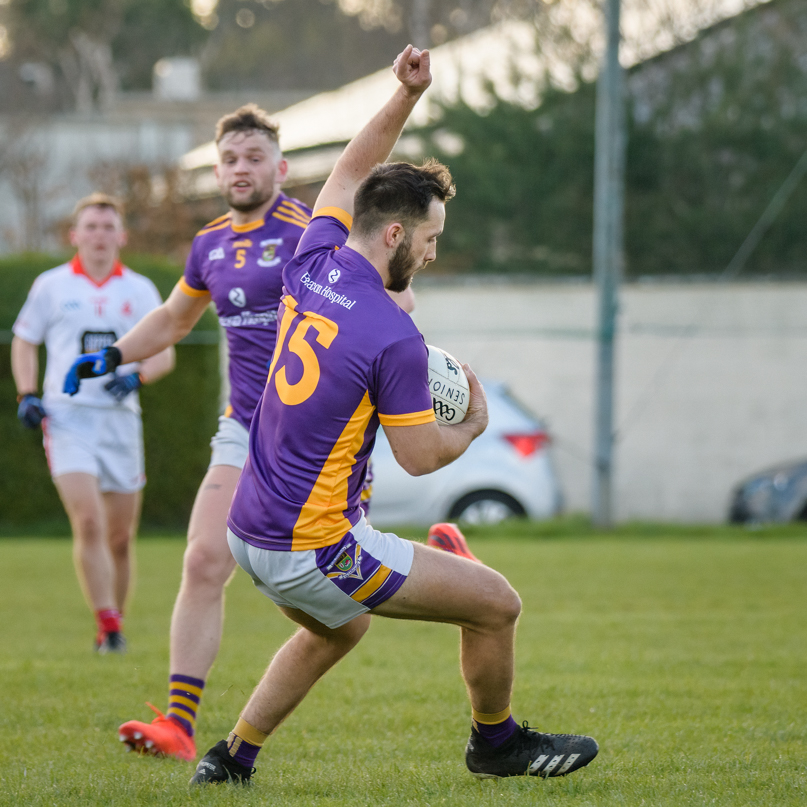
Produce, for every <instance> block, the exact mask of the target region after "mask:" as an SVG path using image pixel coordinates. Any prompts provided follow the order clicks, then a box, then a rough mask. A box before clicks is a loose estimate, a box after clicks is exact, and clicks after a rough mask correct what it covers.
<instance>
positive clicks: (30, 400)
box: [17, 395, 45, 429]
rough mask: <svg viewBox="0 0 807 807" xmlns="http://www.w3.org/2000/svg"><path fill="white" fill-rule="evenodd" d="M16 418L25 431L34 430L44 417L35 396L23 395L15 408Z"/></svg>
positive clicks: (38, 400)
mask: <svg viewBox="0 0 807 807" xmlns="http://www.w3.org/2000/svg"><path fill="white" fill-rule="evenodd" d="M17 417H18V418H19V420H20V423H22V425H23V426H25V428H26V429H35V428H36V427H37V426H39V424H40V423H41V422H42V418H44V417H45V410H44V409H43V407H42V401H41V400H40V399H39V398H37V397H36V395H23V397H22V400H21V401H20V405H19V406H18V407H17Z"/></svg>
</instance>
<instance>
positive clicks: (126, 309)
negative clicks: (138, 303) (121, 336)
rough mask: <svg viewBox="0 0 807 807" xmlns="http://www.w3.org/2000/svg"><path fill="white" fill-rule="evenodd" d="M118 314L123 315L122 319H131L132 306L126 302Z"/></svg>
mask: <svg viewBox="0 0 807 807" xmlns="http://www.w3.org/2000/svg"><path fill="white" fill-rule="evenodd" d="M120 312H121V314H123V316H124V317H131V316H132V304H131V302H129V300H127V301H126V302H125V303H124V304H123V305H122V306H121V307H120Z"/></svg>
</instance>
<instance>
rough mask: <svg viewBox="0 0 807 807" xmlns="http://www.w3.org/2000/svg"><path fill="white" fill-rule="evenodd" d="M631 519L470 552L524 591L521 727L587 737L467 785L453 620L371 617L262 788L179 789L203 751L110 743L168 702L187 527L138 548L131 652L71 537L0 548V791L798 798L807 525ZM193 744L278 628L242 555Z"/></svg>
mask: <svg viewBox="0 0 807 807" xmlns="http://www.w3.org/2000/svg"><path fill="white" fill-rule="evenodd" d="M674 532H675V531H672V530H671V536H672V537H665V536H664V534H663V531H661V532H660V531H659V530H658V529H656V530H655V532H654V534H653V537H652V540H645V541H642V540H638V539H637V537H636V535H635V531H634V532H631V531H626V532H625V533H624V534H620V533H619V532H617V533H615V534H613V535H612V536H607V537H595V536H584V537H578V538H575V539H574V540H553V539H546V538H544V539H542V540H533V541H530V540H526V539H525V537H524V535H515V536H513V537H508V538H506V539H501V540H492V539H490V538H489V537H487V536H485V535H481V536H475V537H474V539H473V540H474V542H473V548H474V550H475V551H476V552H477V554H478V555H479V556H480V557H481V558H482V559H483V560H485V561H486V562H488V563H489V564H490V565H492V566H494V567H496V568H498V569H500V570H501V571H502V572H503V573H504V574H505V575H506V576H507V577H508V578H509V579H510V580H511V582H512V583H513V584H514V585H515V586H516V588H517V589H518V590H519V592H520V593H521V596H522V599H523V601H524V612H523V615H522V618H521V623H520V626H519V639H518V647H517V654H518V676H517V680H516V688H515V694H514V698H513V707H514V712H515V714H516V716H517V718H518V719H519V720H522V719H527V720H529V721H530V723H531V724H534V725H536V726H538V727H540V728H542V729H544V730H546V731H558V732H583V733H589V734H592V735H593V736H595V737H596V738H597V739H598V740H599V742H600V746H601V751H600V755H599V757H598V758H597V760H595V762H594V763H593V764H592V765H591V766H590V767H589V768H587V769H585V770H582V771H580V772H578V773H575V774H573V775H572V776H570V777H567V778H562V779H554V780H548V781H543V780H526V779H524V780H522V779H509V780H502V781H499V782H481V783H480V782H477V781H476V780H474V779H473V778H472V777H471V776H470V775H469V774H468V773H467V771H466V770H465V767H464V763H463V753H462V752H463V747H464V743H465V740H466V738H467V734H468V730H469V714H468V712H469V709H468V704H467V700H466V698H465V694H464V690H463V687H462V683H461V680H460V677H459V674H458V665H457V647H458V632H457V630H456V629H455V628H452V627H450V626H442V625H427V624H417V623H404V622H393V621H390V620H382V619H378V620H376V622H375V624H374V625H373V627H372V629H371V630H370V632H369V633H368V635H367V636H366V637H365V639H364V640H363V641H362V642H361V644H360V645H359V646H358V648H356V650H355V651H354V652H353V653H351V654H350V656H348V658H347V659H345V660H344V661H343V662H342V664H340V665H339V666H338V667H337V668H336V669H335V670H333V671H332V672H331V673H330V674H329V675H328V676H327V677H326V678H325V679H324V680H323V681H321V682H320V683H319V684H318V686H317V687H316V688H315V689H314V690H313V691H312V693H311V694H310V695H309V697H308V698H307V699H306V700H305V702H304V703H303V704H302V706H301V707H300V708H299V709H298V710H297V712H296V713H295V714H294V715H292V717H291V718H290V719H289V720H288V721H287V723H286V724H285V725H284V726H282V727H281V728H280V730H279V731H278V732H277V734H276V735H275V736H274V737H273V738H272V739H271V740H270V741H269V743H268V746H267V748H266V749H265V750H264V751H263V752H262V754H261V757H259V760H258V762H259V767H258V773H257V774H256V776H255V784H254V786H252V787H251V788H248V789H242V788H224V787H223V788H206V789H196V790H194V791H189V790H188V788H187V780H188V778H189V777H190V775H191V773H192V770H193V768H192V766H191V765H189V764H187V763H180V762H176V761H173V760H155V759H152V758H141V757H138V756H135V755H133V754H125V753H123V750H122V747H121V746H120V744H119V743H118V742H117V741H116V728H117V726H118V725H119V723H121V722H123V721H124V720H128V719H133V718H138V719H143V720H148V719H150V712H149V710H148V709H147V707H146V706H145V705H144V701H145V700H150V701H152V702H154V703H155V704H156V705H158V706H159V707H160V708H165V706H166V678H167V661H168V647H167V645H168V642H167V636H168V625H169V619H170V611H171V607H172V604H173V600H174V596H175V593H176V588H177V585H178V581H179V572H180V564H181V556H182V552H183V549H184V542H183V541H181V540H175V539H173V540H171V539H157V538H150V539H147V540H143V541H141V543H140V546H139V548H138V557H139V568H140V572H139V581H138V586H137V592H136V596H135V599H134V602H133V605H132V608H131V612H130V614H129V615H128V618H127V637H128V638H129V642H130V648H131V650H130V653H129V654H128V655H127V656H125V657H103V658H99V657H96V656H94V655H93V654H92V653H91V652H90V647H91V644H92V633H93V629H92V624H91V620H90V617H89V615H88V613H87V612H86V609H85V606H84V604H83V602H82V600H81V597H80V594H79V592H78V589H77V585H76V583H75V580H74V577H73V572H72V567H71V561H70V544H69V542H67V541H63V540H47V539H32V540H30V539H29V540H23V539H20V540H2V541H0V569H1V570H2V572H0V574H2V579H3V585H2V586H0V609H1V610H0V613H2V615H3V616H2V627H0V637H1V639H2V640H1V641H0V682H1V683H0V692H1V693H2V704H3V706H2V709H1V710H0V759H2V765H1V766H0V804H2V805H6V804H9V805H11V804H14V805H56V806H57V807H59V806H61V805H88V804H89V805H151V804H154V805H158V804H159V805H170V806H173V805H177V806H179V805H182V806H183V807H185V806H186V805H196V804H199V805H207V804H216V805H218V804H239V805H253V804H254V805H257V804H272V805H285V804H289V805H345V807H347V805H350V807H355V805H410V804H411V805H438V804H439V805H443V804H445V805H475V804H480V805H488V804H490V805H494V804H495V805H509V804H514V805H515V804H519V805H522V804H524V803H529V804H536V805H550V804H551V805H566V804H569V805H571V804H574V805H597V807H604V806H606V805H640V804H647V805H671V806H673V805H674V806H675V807H680V806H681V805H706V804H716V805H727V807H728V806H730V807H738V806H739V805H803V804H804V803H805V801H807V765H805V759H807V687H806V686H805V676H804V670H805V668H806V663H807V642H805V636H806V634H807V632H806V631H805V627H807V625H806V624H805V623H806V622H807V615H805V607H804V591H805V588H807V587H806V586H805V583H807V541H805V540H803V539H802V538H801V537H800V536H799V535H798V534H797V533H795V532H790V533H784V534H782V535H780V536H778V537H777V536H773V537H765V538H759V537H755V536H753V535H750V536H749V535H745V534H744V533H742V532H735V533H733V534H732V537H731V539H726V537H725V536H724V535H723V534H721V536H720V537H717V538H713V539H709V540H705V539H702V538H698V537H695V536H693V535H691V534H685V535H683V537H682V536H681V535H680V534H674ZM227 597H228V607H227V623H226V628H225V639H224V643H223V646H222V650H221V654H220V656H219V661H218V662H217V665H216V667H215V668H214V671H213V673H212V675H211V677H210V681H209V683H208V686H207V689H206V692H205V697H204V700H203V705H202V710H201V714H200V725H199V734H198V745H199V749H200V751H204V750H206V749H207V748H208V747H209V746H210V745H212V744H213V743H214V742H216V741H217V740H218V739H221V738H222V737H224V736H226V734H227V732H228V731H229V730H230V728H231V727H232V725H233V723H234V721H235V719H236V717H237V715H238V712H239V710H240V709H241V707H242V706H243V704H244V702H245V700H246V698H247V697H248V695H249V692H250V691H251V689H252V687H253V686H254V683H255V682H256V681H257V679H258V677H259V675H260V674H261V672H262V670H263V668H264V666H265V664H266V662H267V661H268V659H269V657H270V656H271V654H272V652H273V651H274V650H275V649H276V648H277V647H278V646H279V645H280V643H282V642H283V641H284V640H285V639H286V638H287V637H288V636H289V635H290V633H291V624H290V623H288V622H287V621H286V620H284V619H283V618H282V616H280V615H279V614H278V612H277V611H276V610H275V609H274V607H273V606H272V605H271V603H269V602H268V601H267V600H265V599H264V598H263V597H262V596H261V595H259V594H258V593H257V592H255V590H254V589H253V588H252V585H251V583H250V582H249V581H248V580H247V579H246V576H245V575H244V574H243V573H241V572H240V571H239V573H238V574H237V575H236V578H235V579H234V581H233V582H232V584H231V585H230V587H229V589H228V594H227Z"/></svg>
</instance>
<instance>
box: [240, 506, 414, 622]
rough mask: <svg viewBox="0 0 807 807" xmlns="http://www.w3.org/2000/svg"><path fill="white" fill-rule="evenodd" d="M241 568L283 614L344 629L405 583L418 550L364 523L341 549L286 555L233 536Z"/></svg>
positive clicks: (353, 531)
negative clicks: (295, 613) (294, 612)
mask: <svg viewBox="0 0 807 807" xmlns="http://www.w3.org/2000/svg"><path fill="white" fill-rule="evenodd" d="M227 541H228V542H229V544H230V551H231V552H232V553H233V557H234V558H235V560H236V562H237V563H238V565H239V566H240V567H241V568H242V569H243V570H244V571H245V572H246V573H247V574H248V575H249V576H250V577H251V578H252V582H253V583H254V584H255V587H256V588H257V589H258V591H260V592H261V593H262V594H265V595H266V596H267V597H268V598H269V599H270V600H272V602H273V603H275V605H278V606H280V607H281V608H296V609H299V610H300V611H305V613H307V614H308V615H309V616H312V617H314V619H316V620H318V621H319V622H322V624H323V625H327V626H328V627H329V628H338V627H340V626H341V625H344V624H346V623H347V622H350V620H351V619H355V618H356V617H357V616H361V615H362V614H365V613H367V612H368V611H371V610H372V609H373V608H375V607H376V606H378V605H380V604H381V603H382V602H384V601H385V600H388V599H389V598H390V597H391V596H392V595H393V594H394V593H395V592H396V591H397V590H398V589H399V588H400V587H401V586H402V585H403V583H404V581H405V580H406V576H407V575H408V574H409V570H410V569H411V568H412V558H413V556H414V553H415V550H414V546H413V544H412V542H411V541H405V540H404V539H403V538H399V537H398V536H397V535H393V534H392V533H391V532H386V533H385V532H379V531H378V530H374V529H373V528H372V527H371V526H370V525H369V524H368V523H367V521H366V520H365V518H364V516H362V517H361V519H360V520H359V522H358V523H357V524H356V526H355V527H353V529H351V531H350V532H349V533H347V535H345V537H344V538H343V539H342V540H341V541H339V543H337V544H334V545H333V546H326V547H323V548H322V549H305V550H300V551H296V552H283V551H279V550H272V549H261V548H259V547H256V546H252V545H251V544H248V543H247V542H246V541H242V540H241V539H240V538H239V537H238V536H237V535H236V534H235V533H234V532H233V531H232V530H227Z"/></svg>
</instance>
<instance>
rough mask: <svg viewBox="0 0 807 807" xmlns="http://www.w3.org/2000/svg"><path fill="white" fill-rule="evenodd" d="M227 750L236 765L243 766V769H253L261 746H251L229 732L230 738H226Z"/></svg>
mask: <svg viewBox="0 0 807 807" xmlns="http://www.w3.org/2000/svg"><path fill="white" fill-rule="evenodd" d="M227 749H228V750H229V752H230V756H231V757H232V758H233V759H234V760H235V761H236V762H237V763H239V764H240V765H243V766H244V767H245V768H254V767H255V760H256V758H257V756H258V752H259V751H260V750H261V746H259V745H253V744H252V743H250V742H247V741H246V740H245V739H243V738H242V737H237V736H236V735H235V734H233V733H232V732H230V736H229V737H228V738H227Z"/></svg>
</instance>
